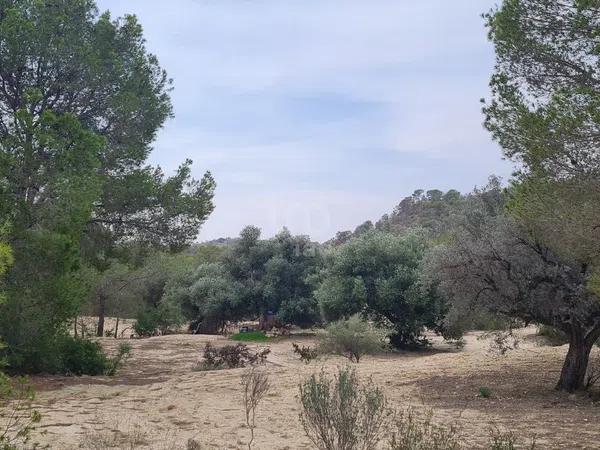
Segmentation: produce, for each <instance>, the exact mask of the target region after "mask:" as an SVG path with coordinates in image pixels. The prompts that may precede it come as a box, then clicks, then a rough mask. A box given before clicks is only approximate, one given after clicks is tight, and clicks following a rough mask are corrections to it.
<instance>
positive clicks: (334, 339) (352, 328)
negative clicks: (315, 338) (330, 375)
mask: <svg viewBox="0 0 600 450" xmlns="http://www.w3.org/2000/svg"><path fill="white" fill-rule="evenodd" d="M385 334H386V333H385V332H381V331H380V330H377V329H376V328H374V327H373V326H371V325H370V324H369V323H368V322H366V321H364V320H361V318H360V317H359V316H358V315H355V316H352V317H350V318H349V319H347V320H340V321H337V322H334V323H332V324H330V325H329V326H328V327H327V328H326V329H325V331H324V333H322V334H321V335H320V336H319V352H320V353H324V354H334V355H341V356H345V357H346V358H348V359H349V360H350V361H352V362H356V363H358V362H360V359H361V358H362V357H363V356H364V355H372V354H375V353H378V352H380V351H382V350H383V348H384V344H383V339H384V338H385Z"/></svg>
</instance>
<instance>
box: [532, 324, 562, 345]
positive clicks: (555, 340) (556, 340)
mask: <svg viewBox="0 0 600 450" xmlns="http://www.w3.org/2000/svg"><path fill="white" fill-rule="evenodd" d="M537 335H538V336H542V337H544V339H545V341H546V342H547V343H548V344H549V345H551V346H553V347H560V346H561V345H565V344H568V343H569V337H568V336H567V335H566V334H565V332H564V331H561V330H559V329H557V328H554V327H551V326H548V325H539V326H538V330H537Z"/></svg>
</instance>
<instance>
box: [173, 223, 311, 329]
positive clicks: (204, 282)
mask: <svg viewBox="0 0 600 450" xmlns="http://www.w3.org/2000/svg"><path fill="white" fill-rule="evenodd" d="M207 258H208V260H209V261H210V262H205V263H202V264H200V265H199V266H198V267H197V269H196V270H195V271H189V272H188V273H187V274H184V275H182V276H181V277H179V278H178V279H175V280H173V281H172V282H170V283H169V284H168V286H167V289H166V293H165V301H167V302H170V303H172V304H175V305H179V307H180V308H181V311H182V313H183V315H184V316H185V317H186V318H187V319H188V320H190V321H192V325H193V329H198V330H201V331H202V332H204V333H207V332H213V333H214V332H217V331H218V330H219V329H221V328H222V326H223V324H224V323H225V322H226V321H235V320H243V319H246V318H252V319H255V318H257V317H260V316H264V315H266V314H267V313H269V312H270V313H271V314H275V315H276V317H277V320H278V322H280V323H284V324H295V325H300V326H309V325H313V324H314V323H316V322H318V321H319V309H318V305H317V302H316V301H315V299H314V298H313V296H312V291H313V284H312V279H313V277H314V276H315V274H316V273H317V271H318V269H319V267H320V262H321V259H320V257H319V255H318V253H317V252H315V251H314V247H313V244H312V243H311V242H310V240H309V239H308V238H307V237H305V236H292V235H291V234H290V233H289V232H288V231H287V230H284V231H282V232H281V233H279V234H278V235H277V236H275V237H274V238H273V239H269V240H261V239H260V230H259V229H258V228H256V227H246V228H244V229H243V230H242V232H241V233H240V237H239V239H237V240H236V241H235V242H234V243H233V244H232V245H231V246H229V247H227V248H226V249H225V250H224V251H222V252H219V253H218V254H217V255H216V256H215V255H213V254H212V253H210V255H209V256H208V257H207Z"/></svg>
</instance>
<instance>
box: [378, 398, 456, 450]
mask: <svg viewBox="0 0 600 450" xmlns="http://www.w3.org/2000/svg"><path fill="white" fill-rule="evenodd" d="M388 448H389V450H459V449H461V448H463V447H462V445H461V441H460V437H459V434H458V429H457V427H456V426H455V425H450V426H443V425H438V424H436V423H434V422H433V411H431V410H428V411H425V412H424V413H421V414H419V413H418V412H417V411H416V410H415V409H413V408H408V409H407V410H405V411H400V412H398V413H397V414H396V420H395V424H394V428H393V433H392V437H391V439H390V442H389V447H388Z"/></svg>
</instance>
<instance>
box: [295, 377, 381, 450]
mask: <svg viewBox="0 0 600 450" xmlns="http://www.w3.org/2000/svg"><path fill="white" fill-rule="evenodd" d="M299 388H300V402H301V407H302V410H301V413H300V421H301V422H302V426H303V427H304V431H305V432H306V435H307V436H308V437H309V439H310V440H311V441H312V442H313V443H314V444H315V446H316V447H317V448H318V449H319V450H338V449H344V450H355V449H365V450H371V449H374V448H375V447H376V446H377V443H378V442H379V441H380V440H381V434H382V432H383V431H384V429H385V427H386V425H387V424H388V423H389V418H390V417H391V411H390V410H389V409H388V408H387V403H386V399H385V397H384V395H383V393H382V392H381V390H380V389H379V388H378V387H374V386H373V384H372V382H370V381H369V383H367V385H365V386H362V385H361V384H360V383H359V381H358V379H357V377H356V372H355V371H354V369H350V368H343V369H342V368H340V369H338V373H337V374H335V375H334V376H333V378H330V377H328V376H327V375H326V374H325V373H324V372H323V371H321V373H320V374H319V375H318V376H317V375H312V376H311V377H310V378H308V379H307V380H306V381H305V382H304V383H302V384H301V385H300V386H299Z"/></svg>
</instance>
